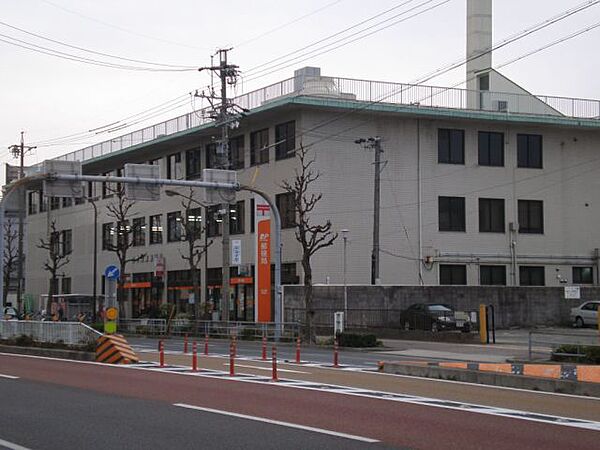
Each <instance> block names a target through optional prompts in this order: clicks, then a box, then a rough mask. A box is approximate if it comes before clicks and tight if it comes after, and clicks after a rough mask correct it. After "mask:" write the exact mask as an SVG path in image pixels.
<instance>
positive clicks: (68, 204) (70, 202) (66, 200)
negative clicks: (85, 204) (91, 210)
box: [62, 197, 73, 208]
mask: <svg viewBox="0 0 600 450" xmlns="http://www.w3.org/2000/svg"><path fill="white" fill-rule="evenodd" d="M71 206H73V199H72V198H71V197H63V198H62V207H63V208H70V207H71Z"/></svg>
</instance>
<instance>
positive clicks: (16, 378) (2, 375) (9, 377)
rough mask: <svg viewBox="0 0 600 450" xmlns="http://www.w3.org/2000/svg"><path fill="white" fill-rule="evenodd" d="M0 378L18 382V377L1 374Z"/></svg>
mask: <svg viewBox="0 0 600 450" xmlns="http://www.w3.org/2000/svg"><path fill="white" fill-rule="evenodd" d="M0 378H8V379H9V380H18V379H19V377H15V376H14V375H5V374H3V373H0Z"/></svg>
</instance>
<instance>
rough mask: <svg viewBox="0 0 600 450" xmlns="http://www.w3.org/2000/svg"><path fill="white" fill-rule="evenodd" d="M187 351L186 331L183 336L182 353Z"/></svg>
mask: <svg viewBox="0 0 600 450" xmlns="http://www.w3.org/2000/svg"><path fill="white" fill-rule="evenodd" d="M187 352H188V335H187V333H185V335H184V336H183V353H184V354H187Z"/></svg>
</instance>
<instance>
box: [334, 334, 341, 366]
mask: <svg viewBox="0 0 600 450" xmlns="http://www.w3.org/2000/svg"><path fill="white" fill-rule="evenodd" d="M338 353H339V349H338V341H337V339H336V340H335V341H333V367H340V365H339V364H338V360H339V356H338Z"/></svg>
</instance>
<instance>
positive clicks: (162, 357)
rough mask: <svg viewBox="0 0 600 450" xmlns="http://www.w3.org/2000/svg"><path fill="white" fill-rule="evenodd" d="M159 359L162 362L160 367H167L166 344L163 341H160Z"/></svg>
mask: <svg viewBox="0 0 600 450" xmlns="http://www.w3.org/2000/svg"><path fill="white" fill-rule="evenodd" d="M158 348H159V350H158V356H159V358H158V360H159V363H160V367H165V344H163V341H160V342H159V343H158Z"/></svg>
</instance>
